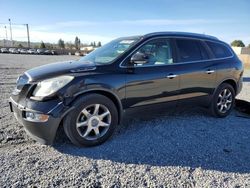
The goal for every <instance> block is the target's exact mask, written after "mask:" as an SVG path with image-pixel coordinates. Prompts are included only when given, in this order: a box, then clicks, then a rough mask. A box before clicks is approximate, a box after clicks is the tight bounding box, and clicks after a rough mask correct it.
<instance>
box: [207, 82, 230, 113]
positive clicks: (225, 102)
mask: <svg viewBox="0 0 250 188" xmlns="http://www.w3.org/2000/svg"><path fill="white" fill-rule="evenodd" d="M234 104H235V90H234V88H233V87H232V86H231V85H230V84H228V83H223V84H221V85H220V86H219V87H218V89H217V90H216V92H215V94H214V97H213V101H212V104H211V107H210V109H211V112H212V114H213V115H214V116H215V117H226V116H228V115H229V114H230V112H231V111H232V109H233V107H234Z"/></svg>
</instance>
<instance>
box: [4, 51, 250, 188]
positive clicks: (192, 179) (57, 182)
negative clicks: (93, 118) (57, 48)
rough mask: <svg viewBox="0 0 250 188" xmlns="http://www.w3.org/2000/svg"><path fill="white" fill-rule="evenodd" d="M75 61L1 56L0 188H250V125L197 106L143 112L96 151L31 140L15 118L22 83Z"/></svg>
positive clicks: (246, 92) (248, 92) (245, 94)
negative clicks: (13, 98) (15, 93)
mask: <svg viewBox="0 0 250 188" xmlns="http://www.w3.org/2000/svg"><path fill="white" fill-rule="evenodd" d="M76 58H77V57H74V56H33V55H9V54H0V94H1V98H0V174H1V175H0V187H21V186H28V187H35V186H37V187H58V186H60V187H63V186H68V187H79V186H81V187H87V186H88V187H125V186H126V187H250V147H249V146H250V120H249V119H247V118H242V117H239V116H238V113H237V112H236V111H234V112H233V113H232V114H231V115H230V116H229V117H227V118H224V119H216V118H213V117H211V116H209V115H208V114H207V111H206V110H204V109H202V108H199V107H192V108H190V107H188V106H187V107H177V108H172V109H167V108H166V109H164V107H163V106H160V112H161V113H159V110H154V109H153V110H151V111H150V110H147V111H139V112H137V115H136V117H135V116H134V117H133V114H132V115H130V116H128V117H127V118H126V119H125V121H124V122H123V124H122V125H120V126H119V127H118V129H117V131H116V133H115V135H114V136H113V137H112V139H110V140H109V141H107V142H106V143H104V144H103V145H101V146H97V147H92V148H78V147H76V146H73V145H72V144H71V143H70V142H69V141H68V140H67V138H66V137H65V135H64V134H63V132H61V134H58V138H57V140H56V143H55V145H54V146H53V147H51V146H44V145H40V144H39V143H36V142H34V141H33V140H31V139H30V138H29V137H28V136H26V134H25V132H24V130H23V128H22V126H20V125H18V124H17V122H16V121H15V119H14V117H13V115H12V114H11V113H10V112H9V107H8V102H7V99H8V98H9V95H10V93H11V91H12V89H13V88H14V85H15V80H16V78H17V76H18V75H19V74H21V73H22V72H24V71H25V70H26V69H29V68H32V67H35V66H38V65H42V64H45V63H50V62H55V61H61V60H69V59H76ZM244 76H245V79H244V80H245V82H244V88H243V91H242V93H241V94H240V95H239V96H238V97H239V98H240V99H245V100H249V96H250V81H249V77H250V71H245V75H244ZM155 108H159V107H155ZM162 109H164V110H162ZM152 111H154V112H155V113H152ZM138 114H142V115H138Z"/></svg>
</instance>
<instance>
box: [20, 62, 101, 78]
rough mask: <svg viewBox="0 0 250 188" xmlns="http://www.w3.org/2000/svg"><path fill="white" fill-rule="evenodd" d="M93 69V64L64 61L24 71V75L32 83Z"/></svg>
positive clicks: (94, 67)
mask: <svg viewBox="0 0 250 188" xmlns="http://www.w3.org/2000/svg"><path fill="white" fill-rule="evenodd" d="M95 69H96V66H95V64H94V63H91V62H80V61H66V62H57V63H51V64H47V65H43V66H39V67H36V68H33V69H30V70H28V71H26V72H25V74H26V75H27V76H28V77H29V80H30V81H32V82H33V81H38V80H43V79H48V78H51V77H55V76H60V75H63V74H70V73H77V72H86V71H93V70H95Z"/></svg>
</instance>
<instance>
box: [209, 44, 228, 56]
mask: <svg viewBox="0 0 250 188" xmlns="http://www.w3.org/2000/svg"><path fill="white" fill-rule="evenodd" d="M206 43H207V45H208V46H209V48H210V49H211V51H212V52H213V54H214V56H215V57H216V58H224V57H230V56H232V53H231V52H230V50H229V49H228V48H227V47H226V46H224V45H223V44H220V43H215V42H210V41H206Z"/></svg>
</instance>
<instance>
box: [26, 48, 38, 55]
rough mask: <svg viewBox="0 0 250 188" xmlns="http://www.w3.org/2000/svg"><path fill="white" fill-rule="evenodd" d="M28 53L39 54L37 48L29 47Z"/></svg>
mask: <svg viewBox="0 0 250 188" xmlns="http://www.w3.org/2000/svg"><path fill="white" fill-rule="evenodd" d="M28 54H37V50H36V49H29V50H28Z"/></svg>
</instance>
